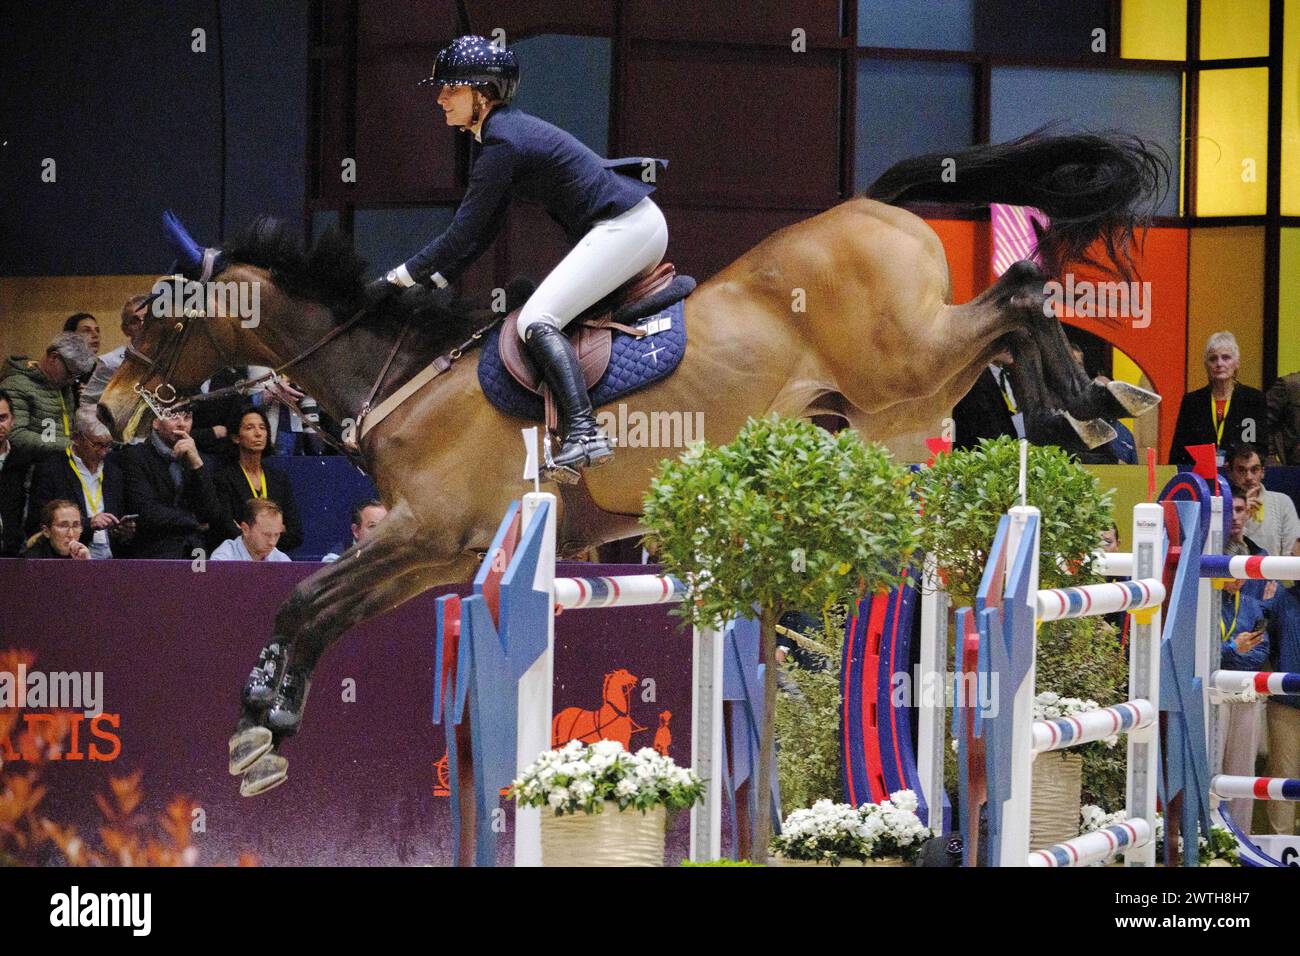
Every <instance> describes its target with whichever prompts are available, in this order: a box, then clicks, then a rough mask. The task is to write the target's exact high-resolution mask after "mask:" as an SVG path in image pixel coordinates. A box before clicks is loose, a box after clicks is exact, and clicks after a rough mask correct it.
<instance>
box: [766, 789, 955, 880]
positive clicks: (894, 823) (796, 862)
mask: <svg viewBox="0 0 1300 956" xmlns="http://www.w3.org/2000/svg"><path fill="white" fill-rule="evenodd" d="M916 808H917V800H916V794H915V793H913V792H912V791H911V790H899V791H897V792H895V793H892V794H890V795H889V799H888V800H885V801H882V802H881V803H864V804H863V805H862V806H860V807H854V806H852V805H851V804H847V803H832V802H831V801H830V800H818V801H817V802H816V803H814V804H813V805H812V806H811V807H809V808H807V809H803V810H795V811H794V812H793V813H791V814H790V815H789V816H788V817H786V819H785V822H784V823H783V824H782V825H781V833H780V835H779V836H776V837H773V838H772V843H771V850H772V855H771V856H770V857H769V858H768V863H769V865H777V866H825V865H830V866H846V865H847V866H906V865H908V864H910V863H912V862H913V861H914V860H915V859H916V857H917V855H918V854H919V853H920V852H921V845H922V844H923V843H924V842H925V841H926V840H927V839H929V838H930V836H931V832H930V830H929V828H928V827H926V826H925V825H924V824H923V823H922V822H921V820H920V818H919V817H918V816H917V815H916Z"/></svg>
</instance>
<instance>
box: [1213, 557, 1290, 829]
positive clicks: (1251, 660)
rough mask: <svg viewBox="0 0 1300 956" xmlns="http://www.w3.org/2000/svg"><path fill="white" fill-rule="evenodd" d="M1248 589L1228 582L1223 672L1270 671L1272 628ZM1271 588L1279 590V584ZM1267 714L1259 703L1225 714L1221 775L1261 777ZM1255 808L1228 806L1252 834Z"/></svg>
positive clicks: (1248, 803) (1218, 761)
mask: <svg viewBox="0 0 1300 956" xmlns="http://www.w3.org/2000/svg"><path fill="white" fill-rule="evenodd" d="M1244 583H1245V582H1244V581H1238V580H1229V581H1224V582H1223V601H1222V604H1221V605H1220V608H1219V610H1220V619H1219V634H1220V636H1221V637H1222V648H1221V654H1220V662H1219V666H1220V667H1222V668H1223V669H1224V670H1232V671H1260V670H1267V669H1268V659H1269V651H1270V646H1269V641H1268V636H1267V634H1266V632H1265V628H1266V627H1267V623H1268V622H1267V620H1266V618H1265V615H1264V608H1263V605H1262V604H1260V602H1259V601H1257V600H1256V599H1255V598H1253V597H1251V596H1250V595H1248V594H1243V593H1242V585H1243V584H1244ZM1269 583H1270V584H1273V585H1274V586H1276V584H1277V582H1276V581H1270V582H1269ZM1261 711H1262V708H1261V707H1260V703H1259V701H1251V702H1249V703H1246V702H1238V703H1235V704H1233V705H1232V706H1230V707H1225V708H1223V711H1222V713H1223V718H1222V721H1221V723H1220V728H1219V729H1220V733H1219V735H1218V739H1217V740H1216V744H1217V747H1216V750H1217V753H1216V754H1215V761H1214V765H1215V767H1216V768H1219V769H1218V770H1217V771H1216V772H1219V773H1226V774H1232V775H1235V776H1241V777H1253V776H1254V775H1255V757H1256V756H1257V755H1258V753H1259V730H1260V716H1261ZM1254 806H1255V801H1254V800H1252V799H1251V798H1249V797H1242V798H1234V799H1232V800H1229V801H1228V809H1229V810H1231V811H1232V817H1233V819H1234V820H1235V821H1236V822H1237V823H1238V824H1239V825H1240V826H1241V828H1242V829H1243V830H1245V831H1246V832H1250V829H1251V826H1250V820H1251V817H1252V816H1253V814H1254Z"/></svg>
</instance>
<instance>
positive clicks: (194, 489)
mask: <svg viewBox="0 0 1300 956" xmlns="http://www.w3.org/2000/svg"><path fill="white" fill-rule="evenodd" d="M191 423H192V419H191V416H190V413H189V412H188V411H185V412H180V413H179V414H175V415H168V416H165V417H163V418H159V419H155V420H154V423H153V431H152V432H151V433H150V435H149V439H148V441H144V442H141V443H140V444H138V445H130V446H128V447H127V448H126V449H125V452H124V454H123V456H122V474H123V476H124V477H125V478H126V506H125V507H126V509H127V511H128V512H130V513H131V514H136V515H139V518H138V519H137V530H136V534H135V539H134V541H132V544H131V556H132V557H135V558H186V559H188V558H189V557H191V555H192V553H193V551H194V549H196V548H202V547H203V546H204V543H205V535H206V533H207V531H208V529H209V528H217V527H222V526H223V525H222V524H221V522H222V510H221V502H220V500H219V499H218V498H217V489H216V486H215V485H213V483H212V473H211V470H210V468H209V467H208V465H207V464H206V463H205V462H204V460H203V457H202V456H201V455H200V454H199V450H198V448H197V447H196V446H195V444H194V439H193V438H191V437H190V425H191Z"/></svg>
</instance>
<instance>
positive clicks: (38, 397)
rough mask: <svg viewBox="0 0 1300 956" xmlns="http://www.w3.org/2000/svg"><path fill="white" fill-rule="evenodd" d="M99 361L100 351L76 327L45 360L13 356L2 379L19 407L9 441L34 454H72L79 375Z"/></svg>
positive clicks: (37, 456) (54, 344) (15, 407)
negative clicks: (97, 352)
mask: <svg viewBox="0 0 1300 956" xmlns="http://www.w3.org/2000/svg"><path fill="white" fill-rule="evenodd" d="M94 367H95V353H94V352H92V351H91V350H90V346H89V345H88V344H87V343H86V339H85V337H84V336H81V335H78V334H77V333H76V332H60V333H59V334H58V335H56V336H55V337H54V339H53V340H52V341H51V342H50V344H49V346H48V347H47V348H46V350H45V355H44V357H43V358H41V359H40V361H36V360H34V359H29V358H27V357H26V356H14V357H12V358H10V359H9V361H8V363H7V364H6V365H5V372H4V377H3V379H0V388H3V389H4V390H5V392H6V393H8V395H9V400H10V404H11V405H12V407H13V417H14V420H13V425H12V427H11V429H10V432H9V443H10V444H11V445H13V446H14V448H16V449H17V450H18V451H20V452H22V453H23V454H27V455H30V456H31V457H32V458H33V459H34V460H40V459H44V458H61V457H64V456H66V455H67V453H68V449H69V448H70V447H72V417H73V415H74V414H75V413H76V411H77V395H76V387H75V383H76V379H77V378H78V376H81V375H85V374H86V373H87V372H89V371H90V370H91V369H92V368H94Z"/></svg>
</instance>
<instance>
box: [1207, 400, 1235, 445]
mask: <svg viewBox="0 0 1300 956" xmlns="http://www.w3.org/2000/svg"><path fill="white" fill-rule="evenodd" d="M1233 391H1236V389H1233ZM1231 407H1232V392H1229V393H1228V397H1227V399H1226V400H1225V401H1224V403H1223V417H1222V418H1220V417H1219V412H1218V410H1217V409H1216V408H1215V406H1214V389H1210V421H1212V422H1214V428H1215V432H1214V443H1215V444H1216V445H1222V444H1223V426H1224V425H1226V424H1228V409H1229V408H1231Z"/></svg>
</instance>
